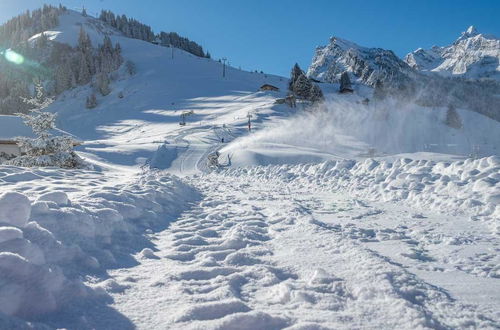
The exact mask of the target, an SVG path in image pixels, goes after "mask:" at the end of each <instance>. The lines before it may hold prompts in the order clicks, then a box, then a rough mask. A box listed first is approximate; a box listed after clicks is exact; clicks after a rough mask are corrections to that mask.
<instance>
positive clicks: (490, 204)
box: [0, 12, 500, 329]
mask: <svg viewBox="0 0 500 330" xmlns="http://www.w3.org/2000/svg"><path fill="white" fill-rule="evenodd" d="M60 21H61V26H60V28H59V29H57V30H56V31H52V33H51V34H50V37H51V38H52V39H53V40H57V41H60V42H66V43H69V44H74V43H75V42H76V40H77V39H76V38H77V37H75V35H76V36H77V34H76V32H75V31H79V29H80V26H82V25H83V26H84V28H85V29H86V30H87V31H88V32H89V35H90V36H91V38H92V40H93V42H94V44H96V43H97V42H99V41H100V40H101V39H102V36H103V33H110V34H112V36H111V37H112V39H113V42H116V41H119V42H120V44H121V46H122V49H123V56H124V57H125V59H127V60H131V61H133V62H134V63H135V64H136V67H137V73H136V74H135V75H132V76H131V75H129V74H128V73H127V72H126V70H125V69H124V68H122V69H120V70H119V71H117V72H116V73H115V74H114V75H115V77H114V78H115V79H114V80H113V82H112V84H111V88H112V92H111V94H110V95H108V96H106V97H99V98H98V106H97V107H96V108H95V109H92V110H89V109H85V107H84V104H85V99H86V97H87V96H88V95H89V93H90V91H91V89H90V86H83V87H79V88H76V89H73V90H70V91H67V92H65V93H64V94H63V95H61V96H60V97H59V98H58V99H57V100H56V102H54V103H53V104H52V105H51V108H50V111H55V112H57V113H58V120H59V128H60V129H62V130H64V131H67V132H69V133H71V134H73V135H75V136H77V137H78V138H79V139H80V140H82V141H84V143H83V145H82V146H80V147H78V148H79V149H78V153H79V154H80V155H81V156H82V157H83V158H84V159H85V160H86V161H87V162H88V163H89V164H90V167H91V168H89V169H79V170H60V169H51V168H48V169H24V168H17V167H12V166H0V275H2V277H0V328H6V329H7V328H13V329H17V328H19V329H33V328H35V329H52V328H68V329H165V328H175V329H339V328H341V329H344V328H345V329H351V328H359V329H361V328H363V329H365V328H366V329H379V328H398V329H399V328H401V329H415V328H422V329H424V328H431V329H449V328H451V329H454V328H456V329H462V328H484V329H495V328H498V327H500V313H499V311H500V291H499V289H498V288H500V285H499V283H500V282H499V281H500V268H499V264H500V259H499V252H500V251H499V244H500V242H499V238H498V233H499V230H500V227H499V223H500V200H499V196H500V176H499V173H500V159H499V158H498V152H499V148H500V147H499V145H498V141H500V135H499V134H500V127H499V123H498V122H495V121H492V120H490V119H487V118H485V117H483V116H481V115H478V114H476V113H471V112H468V111H466V110H463V109H459V110H458V111H459V114H460V116H461V117H462V120H463V124H464V127H463V129H461V130H453V129H451V128H449V127H447V126H445V125H444V123H443V119H444V117H443V116H444V114H445V109H427V108H422V107H417V106H415V105H411V104H397V103H390V102H387V103H383V104H379V105H372V104H370V105H369V106H365V105H363V104H362V103H361V100H362V99H363V98H365V97H369V96H370V94H371V90H370V89H367V88H366V89H365V88H362V89H358V90H356V94H354V95H348V96H339V95H338V94H336V93H335V90H336V89H337V87H338V86H336V85H334V84H333V85H323V86H322V87H323V88H324V91H325V92H326V93H327V94H328V96H327V102H326V104H325V106H324V107H321V108H319V109H313V111H311V109H309V108H307V107H306V105H305V104H299V106H298V107H297V108H294V109H291V108H289V107H287V106H286V105H276V104H275V100H276V98H281V97H284V96H285V95H286V88H287V79H285V78H282V77H277V76H272V75H266V74H260V73H250V72H245V71H241V70H238V69H235V68H233V67H228V68H227V75H226V77H222V64H221V63H219V62H217V61H213V60H209V59H205V58H197V57H195V56H192V55H190V54H188V53H185V52H183V51H181V50H178V49H175V50H174V52H173V58H172V50H171V49H170V48H164V47H159V46H157V45H153V44H150V43H147V42H144V41H140V40H133V39H128V38H124V37H123V36H121V35H120V34H119V33H118V32H116V31H113V30H112V29H110V28H108V27H106V26H104V25H102V23H100V22H98V21H96V20H94V19H92V18H90V17H82V16H81V15H79V14H77V13H75V12H70V13H69V14H67V15H66V16H64V17H62V18H61V20H60ZM34 38H36V36H35V37H34ZM264 83H270V84H273V85H275V86H278V87H279V88H280V91H279V92H262V91H259V87H260V86H261V85H262V84H264ZM120 92H122V93H123V95H124V98H119V97H118V94H119V93H120ZM186 111H193V114H192V115H190V116H188V117H187V119H186V125H185V126H181V125H179V121H180V115H181V114H182V113H183V112H186ZM249 114H250V115H251V124H252V131H251V132H249V130H248V127H247V125H248V117H247V116H248V115H249ZM415 123H418V125H415ZM223 139H224V141H223ZM475 145H481V148H480V150H479V151H480V152H481V153H482V154H481V155H477V156H481V158H480V159H476V160H473V159H470V158H467V157H468V154H469V153H471V149H472V146H475ZM424 146H426V147H424ZM215 152H218V153H219V158H218V161H219V164H220V167H219V169H217V170H214V169H213V168H210V166H209V165H208V163H207V158H208V156H209V155H213V154H214V153H215ZM34 288H36V289H34Z"/></svg>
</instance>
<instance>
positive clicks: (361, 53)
mask: <svg viewBox="0 0 500 330" xmlns="http://www.w3.org/2000/svg"><path fill="white" fill-rule="evenodd" d="M343 72H348V73H349V75H350V76H351V78H352V80H353V81H355V82H358V83H362V84H366V85H370V86H374V85H375V83H376V81H377V80H381V81H384V82H386V83H398V84H400V83H404V82H408V81H410V80H412V79H413V78H414V77H415V74H416V71H415V70H414V69H412V68H411V67H410V66H409V65H408V64H407V63H405V62H404V61H403V60H401V59H400V58H398V57H397V56H396V55H395V54H394V53H393V52H392V51H390V50H385V49H381V48H366V47H362V46H359V45H357V44H355V43H353V42H350V41H347V40H344V39H341V38H337V37H332V38H331V39H330V43H329V44H328V45H326V46H324V47H318V48H317V49H316V54H315V56H314V58H313V61H312V64H311V66H310V67H309V70H308V72H307V75H308V76H309V77H311V78H314V79H317V80H320V81H324V82H338V81H339V79H340V76H341V74H342V73H343Z"/></svg>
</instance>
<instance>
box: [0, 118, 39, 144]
mask: <svg viewBox="0 0 500 330" xmlns="http://www.w3.org/2000/svg"><path fill="white" fill-rule="evenodd" d="M17 136H28V137H33V136H34V135H33V132H32V131H31V128H30V127H28V126H26V125H25V124H24V122H23V120H22V118H21V117H18V116H4V115H0V141H11V140H13V139H14V138H15V137H17Z"/></svg>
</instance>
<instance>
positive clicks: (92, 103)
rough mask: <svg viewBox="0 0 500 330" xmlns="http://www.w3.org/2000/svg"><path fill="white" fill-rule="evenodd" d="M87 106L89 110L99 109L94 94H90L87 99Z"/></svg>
mask: <svg viewBox="0 0 500 330" xmlns="http://www.w3.org/2000/svg"><path fill="white" fill-rule="evenodd" d="M85 106H86V107H87V109H94V108H95V107H97V98H96V96H95V94H94V93H92V94H90V96H88V97H87V101H86V102H85Z"/></svg>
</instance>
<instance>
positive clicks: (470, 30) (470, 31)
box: [457, 25, 479, 41]
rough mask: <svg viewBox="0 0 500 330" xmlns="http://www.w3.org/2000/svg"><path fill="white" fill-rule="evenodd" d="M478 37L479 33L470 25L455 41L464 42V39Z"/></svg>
mask: <svg viewBox="0 0 500 330" xmlns="http://www.w3.org/2000/svg"><path fill="white" fill-rule="evenodd" d="M477 35H479V33H478V32H477V29H476V27H475V26H474V25H471V26H469V27H468V28H467V30H465V31H464V32H462V34H461V35H460V38H458V40H457V41H460V40H464V39H468V38H471V37H475V36H477Z"/></svg>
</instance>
